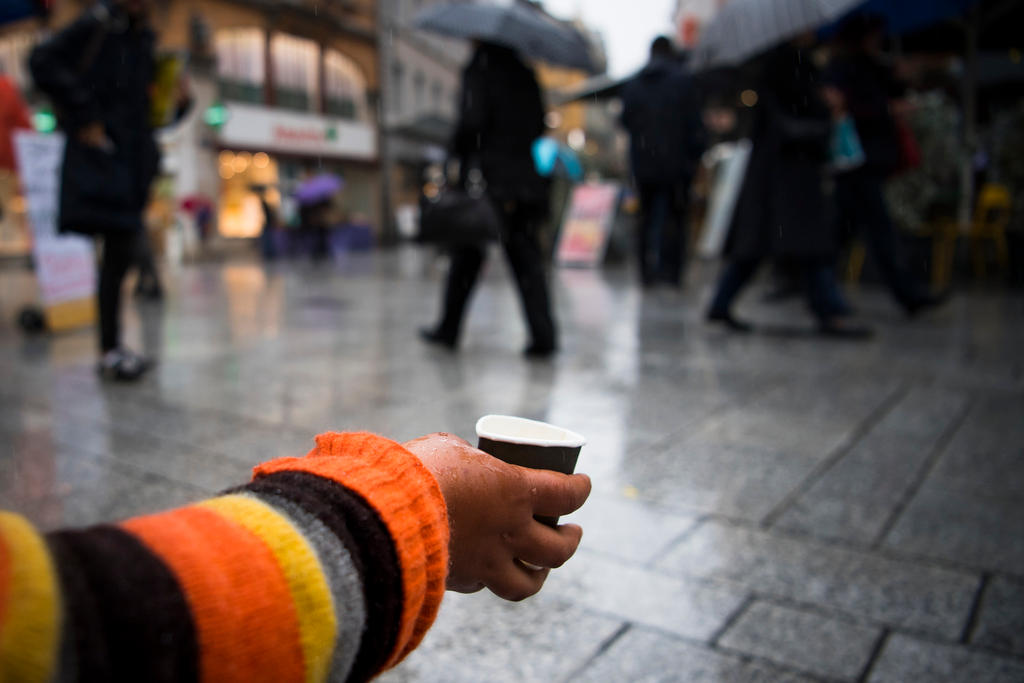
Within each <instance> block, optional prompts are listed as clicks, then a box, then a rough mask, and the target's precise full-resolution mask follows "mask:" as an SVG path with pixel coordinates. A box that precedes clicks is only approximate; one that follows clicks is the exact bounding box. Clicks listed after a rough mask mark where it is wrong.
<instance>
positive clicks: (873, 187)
mask: <svg viewBox="0 0 1024 683" xmlns="http://www.w3.org/2000/svg"><path fill="white" fill-rule="evenodd" d="M884 29H885V23H884V20H883V19H881V18H880V17H873V16H871V15H863V14H859V15H855V16H854V17H851V18H850V19H848V20H847V21H846V22H844V23H843V24H842V25H841V26H840V29H839V34H838V49H837V51H836V54H835V55H834V56H833V58H832V59H831V61H830V62H829V65H828V68H827V70H826V81H827V83H828V88H827V91H826V92H827V95H828V99H829V102H830V105H831V107H832V108H833V110H834V111H835V113H837V114H842V113H846V114H848V115H849V116H850V117H851V118H852V119H853V122H854V126H855V127H856V130H857V136H858V137H859V138H860V143H861V147H862V148H863V149H864V163H863V164H862V165H860V166H858V167H857V168H854V169H851V170H848V171H844V172H841V173H837V174H836V186H835V202H836V209H837V211H838V218H839V224H840V233H841V237H842V241H843V242H849V241H850V240H852V239H854V238H855V237H857V236H861V237H863V239H864V242H865V244H866V246H867V249H868V252H869V253H870V254H871V257H872V259H873V260H874V262H875V264H876V265H877V266H878V269H879V271H880V273H881V276H882V279H883V280H884V281H885V284H886V286H887V287H888V289H889V292H890V293H891V294H892V296H893V298H894V299H896V301H897V302H898V303H899V305H900V306H901V307H902V308H903V310H904V312H905V313H906V314H907V315H908V316H914V315H916V314H918V313H920V312H922V311H924V310H925V309H928V308H932V307H934V306H937V305H939V304H940V303H942V301H943V300H944V297H941V296H936V295H933V294H931V293H930V292H928V290H927V288H926V287H925V286H924V285H923V284H922V283H920V282H918V281H917V280H916V279H915V278H914V277H913V275H912V274H911V273H910V270H909V269H908V267H907V264H906V260H905V259H904V257H903V254H902V251H901V249H900V244H899V236H898V235H897V233H896V228H895V226H894V225H893V222H892V219H891V218H890V216H889V208H888V206H887V204H886V200H885V195H884V193H883V188H884V184H885V180H886V178H887V177H888V176H890V175H892V174H893V173H894V172H895V171H897V170H899V167H900V165H901V163H902V159H901V153H900V149H901V144H900V139H899V134H898V131H897V124H896V121H895V119H894V117H893V111H894V109H895V108H898V106H899V101H900V99H901V98H902V97H903V91H904V89H903V87H902V85H901V84H900V83H899V82H898V81H897V80H896V79H895V78H894V76H893V73H892V69H891V68H890V67H889V66H888V65H886V64H884V63H883V62H882V61H881V59H880V58H879V52H880V50H881V45H882V39H883V36H884Z"/></svg>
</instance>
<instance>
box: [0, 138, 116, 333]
mask: <svg viewBox="0 0 1024 683" xmlns="http://www.w3.org/2000/svg"><path fill="white" fill-rule="evenodd" d="M14 146H15V154H16V155H17V159H18V170H19V173H20V175H21V184H22V188H23V189H24V192H25V200H26V203H27V209H28V219H29V224H30V225H31V226H32V255H33V256H34V257H35V266H36V279H37V280H38V282H39V290H40V293H41V294H42V305H43V309H44V311H45V313H46V321H47V326H48V327H49V328H50V329H51V330H55V331H60V330H65V329H70V328H74V327H79V326H82V325H89V324H92V323H93V321H94V320H95V319H96V304H95V294H96V256H95V251H94V249H93V244H92V241H90V240H89V239H87V238H85V237H80V236H77V235H60V234H58V232H57V211H58V209H59V206H60V168H61V163H62V162H63V159H64V136H63V135H61V134H59V133H54V134H48V135H42V134H40V133H33V132H30V131H17V132H16V133H15V134H14Z"/></svg>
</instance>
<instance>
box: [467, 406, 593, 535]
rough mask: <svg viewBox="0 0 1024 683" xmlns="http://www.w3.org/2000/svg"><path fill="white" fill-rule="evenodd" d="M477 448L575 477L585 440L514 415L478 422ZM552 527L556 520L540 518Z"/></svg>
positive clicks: (486, 416) (531, 465)
mask: <svg viewBox="0 0 1024 683" xmlns="http://www.w3.org/2000/svg"><path fill="white" fill-rule="evenodd" d="M476 436H477V438H478V439H479V442H478V443H477V448H479V449H480V450H482V451H484V452H486V453H490V454H491V455H493V456H494V457H495V458H498V459H499V460H503V461H505V462H507V463H509V464H512V465H519V466H520V467H529V468H531V469H535V470H554V471H555V472H561V473H563V474H572V473H573V471H575V469H576V460H577V458H578V457H579V454H580V449H581V448H582V447H583V444H584V443H586V441H587V440H586V439H585V438H583V437H582V436H580V435H579V434H577V433H576V432H571V431H569V430H568V429H563V428H562V427H556V426H555V425H552V424H548V423H547V422H538V421H537V420H527V419H526V418H523V417H513V416H511V415H484V416H483V417H481V418H480V419H479V420H477V422H476ZM537 519H538V520H539V521H541V522H543V523H545V524H547V525H549V526H555V525H556V524H558V518H557V517H537Z"/></svg>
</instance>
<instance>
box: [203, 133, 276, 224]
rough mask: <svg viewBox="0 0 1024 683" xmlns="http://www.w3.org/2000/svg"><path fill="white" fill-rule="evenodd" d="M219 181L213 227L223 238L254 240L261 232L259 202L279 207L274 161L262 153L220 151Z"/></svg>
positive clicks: (262, 218)
mask: <svg viewBox="0 0 1024 683" xmlns="http://www.w3.org/2000/svg"><path fill="white" fill-rule="evenodd" d="M218 173H219V175H220V178H221V185H220V197H219V201H218V212H217V226H218V229H219V231H220V234H221V235H223V236H224V237H256V236H258V235H259V234H260V231H261V230H262V229H263V222H264V214H263V204H262V202H261V198H262V197H265V198H266V200H267V202H268V203H269V204H270V205H271V206H272V207H273V208H274V209H275V210H279V209H280V207H281V202H282V197H281V192H280V190H279V184H280V182H279V176H278V164H277V160H276V159H275V158H274V157H272V156H270V155H268V154H266V153H265V152H257V153H255V154H250V153H249V152H234V151H232V150H224V151H222V152H221V153H220V154H219V156H218Z"/></svg>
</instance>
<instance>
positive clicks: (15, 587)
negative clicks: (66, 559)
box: [0, 512, 61, 682]
mask: <svg viewBox="0 0 1024 683" xmlns="http://www.w3.org/2000/svg"><path fill="white" fill-rule="evenodd" d="M0 537H2V538H3V542H4V545H5V546H6V549H7V552H8V562H9V564H8V567H9V570H10V571H9V577H10V584H9V586H8V587H7V588H8V593H7V604H6V609H5V611H4V619H3V623H2V624H0V681H19V682H20V681H49V680H52V679H53V678H54V675H55V674H56V670H57V656H58V647H59V644H60V625H61V612H60V593H59V590H58V581H57V573H56V570H55V568H54V565H53V560H52V559H51V558H50V553H49V551H48V550H47V548H46V543H45V542H44V541H43V538H42V536H40V535H39V533H38V532H36V530H35V529H34V528H33V527H32V525H31V524H29V523H28V521H27V520H26V519H25V518H24V517H21V516H20V515H15V514H11V513H9V512H0Z"/></svg>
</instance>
